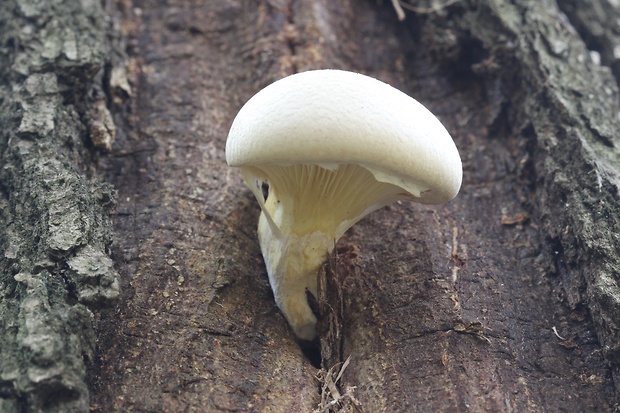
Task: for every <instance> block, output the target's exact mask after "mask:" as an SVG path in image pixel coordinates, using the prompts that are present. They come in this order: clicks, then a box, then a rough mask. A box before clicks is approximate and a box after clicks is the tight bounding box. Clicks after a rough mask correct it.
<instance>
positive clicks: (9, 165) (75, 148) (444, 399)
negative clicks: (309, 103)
mask: <svg viewBox="0 0 620 413" xmlns="http://www.w3.org/2000/svg"><path fill="white" fill-rule="evenodd" d="M441 3H442V2H439V1H435V0H432V1H431V0H429V1H422V0H420V1H415V2H413V1H410V2H409V3H407V4H409V5H414V6H415V9H416V11H414V12H412V11H406V12H405V15H406V18H405V20H404V21H399V20H398V18H397V13H396V11H395V9H394V6H393V3H392V2H389V1H383V2H376V1H374V0H369V1H354V2H353V1H346V0H345V1H331V0H330V1H327V0H325V1H313V0H296V1H286V0H280V1H276V0H271V1H258V2H255V1H227V0H214V1H209V2H196V1H190V0H169V1H167V2H165V3H164V2H160V1H155V0H134V1H131V0H117V1H112V0H110V1H107V2H105V3H104V7H101V4H100V3H99V2H97V1H94V0H93V1H87V0H82V1H78V0H54V1H47V2H38V1H35V0H10V1H5V2H4V3H3V4H2V6H1V9H0V13H1V15H0V19H1V24H0V30H1V32H0V39H1V42H0V53H1V54H0V56H1V59H2V61H3V62H5V61H6V62H9V63H10V64H6V65H0V105H1V107H0V124H1V125H2V130H1V131H0V150H1V153H0V156H2V158H1V162H2V170H1V171H0V178H1V179H0V190H1V191H0V196H1V198H0V211H1V214H0V217H1V220H0V225H1V226H2V228H1V229H0V245H1V248H2V251H3V253H2V254H0V260H1V261H0V268H1V269H2V273H1V274H0V277H1V278H0V300H1V301H0V327H1V329H2V330H1V333H2V334H0V350H1V351H0V411H8V412H22V411H23V412H30V411H33V412H34V411H86V410H88V409H89V403H90V410H91V411H95V412H108V411H257V412H258V411H260V412H265V411H273V412H290V411H312V410H313V409H319V406H323V407H326V406H327V405H328V404H329V403H330V401H334V400H338V402H337V403H334V404H333V405H331V407H329V408H330V409H331V411H364V412H380V411H420V412H426V411H501V412H511V411H523V412H539V411H592V412H594V411H596V412H605V411H614V410H616V409H617V404H616V403H617V400H618V399H617V395H618V394H619V393H618V389H620V326H619V325H618V323H620V321H618V320H620V287H619V285H618V282H619V278H620V252H619V251H620V236H619V235H618V234H620V194H619V192H618V188H619V187H620V166H619V165H620V149H619V148H620V139H619V137H618V133H617V130H618V114H619V112H620V111H619V107H618V88H617V76H618V74H619V70H618V67H620V66H618V60H619V59H620V58H619V57H618V56H619V54H618V53H617V49H618V48H620V33H618V32H617V29H616V28H615V27H616V22H617V21H618V18H620V9H618V8H616V6H614V5H615V2H612V1H611V0H595V1H592V2H590V4H591V5H590V7H588V8H584V7H579V6H580V4H581V2H579V1H576V0H573V1H570V0H562V1H558V2H555V1H548V0H511V1H509V0H488V1H476V0H461V1H447V2H444V3H445V5H443V6H442V5H441ZM405 6H406V5H405ZM106 15H107V17H105V16H106ZM314 68H340V69H347V70H353V71H358V72H362V73H366V74H369V75H371V76H374V77H377V78H380V79H382V80H384V81H386V82H388V83H391V84H393V85H394V86H396V87H398V88H399V89H401V90H403V91H405V92H407V93H408V94H410V95H412V96H414V97H415V98H416V99H418V100H419V101H421V102H422V103H424V104H425V105H426V106H427V107H428V108H429V109H430V110H431V111H433V112H434V113H435V114H437V115H438V116H439V117H440V119H441V120H442V122H444V124H445V125H446V127H447V128H448V130H449V131H450V132H451V134H452V136H453V137H454V139H455V142H456V144H457V146H458V148H459V150H460V152H461V156H462V158H463V165H464V183H463V188H462V190H461V193H460V194H459V196H458V197H457V198H456V199H455V200H454V201H452V202H451V203H449V204H448V205H445V206H439V207H428V206H420V205H418V204H413V203H405V202H403V203H399V204H396V205H393V206H391V207H388V208H385V209H383V210H381V211H377V212H375V213H373V214H372V215H370V216H369V217H367V218H366V219H364V220H363V221H361V222H360V223H359V224H357V225H356V226H355V227H354V228H352V230H350V231H349V233H347V234H346V235H345V237H344V238H343V239H342V240H341V242H340V243H339V245H338V248H337V252H336V254H334V256H333V257H330V260H329V262H328V265H326V267H325V268H324V269H323V270H322V272H321V283H320V286H321V288H320V289H321V292H320V297H319V300H318V305H317V310H318V312H319V315H320V316H321V321H320V331H321V337H320V343H314V345H313V346H309V347H308V346H305V347H304V348H303V349H302V348H301V347H300V346H299V344H298V343H297V342H296V341H295V339H294V337H293V336H292V334H291V332H290V331H289V329H288V327H287V325H286V322H285V320H284V318H283V317H282V315H281V314H280V313H279V312H278V310H277V308H276V307H275V305H274V303H273V296H272V294H271V291H270V288H269V284H268V281H267V277H266V274H265V270H264V266H263V263H262V259H261V256H260V250H259V247H258V243H257V239H256V233H255V231H256V225H257V216H258V205H257V204H256V202H255V200H254V199H253V197H252V195H251V194H250V192H249V190H247V189H246V188H245V187H244V186H243V185H242V182H241V176H240V174H239V172H238V171H236V170H233V169H231V168H228V167H227V166H226V164H225V156H224V146H225V140H226V134H227V131H228V128H229V126H230V123H231V122H232V119H233V118H234V116H235V114H236V112H237V110H238V109H239V108H240V107H241V105H242V104H243V103H244V102H245V101H246V100H247V99H248V98H249V97H251V96H252V95H253V94H254V93H255V92H256V91H258V90H259V89H260V88H262V87H263V86H265V85H267V84H269V83H271V82H272V81H274V80H276V79H279V78H281V77H283V76H285V75H287V74H291V73H294V72H298V71H303V70H308V69H314ZM614 75H615V76H616V77H614ZM114 137H115V139H113V138H114ZM101 182H107V183H109V184H112V185H113V187H114V188H115V190H116V191H117V194H118V196H117V198H118V202H117V205H116V208H115V210H114V211H115V212H114V214H113V215H112V222H111V225H112V228H113V231H110V229H111V227H110V222H109V220H108V212H109V209H110V206H111V205H112V204H113V203H114V195H113V191H111V189H110V188H109V187H108V186H107V185H106V184H102V183H101ZM110 241H113V243H112V248H111V259H110V257H108V255H107V252H108V251H107V249H106V247H107V246H108V244H109V243H110ZM112 262H113V263H114V264H113V265H112ZM115 269H116V270H117V271H118V273H119V274H120V291H121V293H120V296H121V299H120V300H119V301H118V302H117V304H116V305H115V307H114V308H109V307H108V309H103V310H101V308H102V307H105V306H102V304H107V303H109V302H110V300H111V299H113V298H114V297H115V296H116V295H117V294H118V291H119V287H118V283H117V273H116V271H115ZM93 327H96V330H94V329H93ZM349 357H350V359H349ZM320 367H322V368H320ZM85 368H88V373H87V374H86V378H85ZM319 410H320V409H319ZM324 411H327V410H324Z"/></svg>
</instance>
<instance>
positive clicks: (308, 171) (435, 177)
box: [226, 70, 462, 340]
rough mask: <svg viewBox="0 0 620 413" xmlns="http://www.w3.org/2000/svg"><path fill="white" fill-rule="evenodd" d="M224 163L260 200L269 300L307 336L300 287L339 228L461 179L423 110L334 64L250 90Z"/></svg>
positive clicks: (451, 152)
mask: <svg viewBox="0 0 620 413" xmlns="http://www.w3.org/2000/svg"><path fill="white" fill-rule="evenodd" d="M226 160H227V162H228V164H229V165H231V166H238V167H240V168H241V170H242V172H243V174H244V176H245V180H246V184H247V185H248V186H249V187H250V189H251V190H252V191H253V193H254V195H255V196H256V199H257V200H258V201H259V203H260V205H261V209H262V213H261V216H260V219H259V224H258V236H259V242H260V245H261V251H262V253H263V257H264V259H265V265H266V267H267V273H268V275H269V282H270V284H271V287H272V289H273V292H274V297H275V300H276V304H277V305H278V307H279V308H280V309H281V310H282V313H283V314H284V316H285V317H286V319H287V320H288V322H289V324H290V325H291V327H292V328H293V331H294V332H295V334H296V335H297V336H298V337H300V338H302V339H306V340H311V339H313V338H314V337H315V334H316V323H317V320H316V317H315V316H314V314H313V313H312V310H311V309H310V307H309V305H308V302H307V299H306V291H310V292H311V293H312V294H314V295H315V296H316V293H317V271H318V269H319V267H320V266H321V264H322V263H323V262H324V260H325V258H326V256H327V254H328V253H330V252H331V251H332V250H333V248H334V244H335V243H336V241H337V240H338V239H339V238H340V237H341V236H342V234H344V232H345V231H346V230H347V229H348V228H349V227H351V226H352V225H353V224H354V223H355V222H357V221H358V220H360V219H361V218H363V217H364V216H365V215H366V214H368V213H370V212H372V211H374V210H376V209H378V208H381V207H383V206H385V205H388V204H390V203H392V202H394V201H396V200H399V199H405V198H410V199H413V200H415V201H417V202H422V203H429V204H431V203H432V204H436V203H442V202H446V201H449V200H450V199H452V198H453V197H454V196H456V194H457V193H458V191H459V188H460V186H461V179H462V167H461V159H460V157H459V154H458V151H457V149H456V146H455V145H454V142H453V141H452V138H451V137H450V135H449V134H448V132H447V131H446V129H445V128H444V127H443V125H442V124H441V122H439V120H438V119H437V118H436V117H435V116H433V114H432V113H431V112H429V111H428V110H427V109H426V108H425V107H424V106H422V105H421V104H420V103H418V102H417V101H415V100H414V99H412V98H410V97H409V96H407V95H406V94H404V93H402V92H400V91H398V90H397V89H395V88H393V87H391V86H389V85H387V84H385V83H383V82H380V81H378V80H376V79H373V78H370V77H367V76H363V75H360V74H357V73H351V72H344V71H339V70H317V71H311V72H304V73H299V74H296V75H292V76H289V77H287V78H285V79H282V80H279V81H277V82H275V83H273V84H271V85H270V86H267V87H266V88H265V89H263V90H261V91H260V92H258V93H257V94H256V95H255V96H254V97H252V98H251V99H250V100H249V101H248V102H247V103H246V104H245V105H244V106H243V108H241V110H240V111H239V113H238V115H237V117H236V118H235V120H234V121H233V124H232V127H231V129H230V133H229V135H228V141H227V142H226ZM261 182H267V183H268V184H269V196H268V198H267V199H264V196H263V193H262V190H261V185H260V184H261Z"/></svg>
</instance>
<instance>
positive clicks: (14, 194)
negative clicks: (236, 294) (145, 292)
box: [0, 0, 119, 412]
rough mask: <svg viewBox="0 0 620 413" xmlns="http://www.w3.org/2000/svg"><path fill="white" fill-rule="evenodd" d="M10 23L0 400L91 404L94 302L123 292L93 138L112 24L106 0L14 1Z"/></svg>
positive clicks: (5, 42)
mask: <svg viewBox="0 0 620 413" xmlns="http://www.w3.org/2000/svg"><path fill="white" fill-rule="evenodd" d="M0 27H1V28H2V31H1V32H0V53H1V56H2V64H1V65H0V125H1V126H2V127H1V130H0V165H1V166H2V169H1V170H0V217H1V219H0V227H1V228H0V250H1V251H2V254H1V255H0V271H1V273H0V349H1V351H0V411H2V412H22V411H28V412H56V411H58V412H72V411H76V412H77V411H86V410H88V408H89V403H90V399H89V391H88V389H87V385H86V382H85V374H86V373H85V372H86V366H85V362H92V360H93V351H94V348H95V340H96V335H95V331H94V328H93V327H94V325H93V321H94V315H93V313H92V312H91V309H92V308H96V307H98V306H100V305H102V304H106V303H108V302H110V300H112V299H114V298H115V297H117V296H118V294H119V279H118V274H117V272H116V271H115V269H114V266H113V263H112V260H111V258H110V257H109V256H108V255H107V252H106V251H107V246H108V245H109V244H110V242H111V235H112V233H111V229H112V227H111V222H110V219H109V207H110V206H111V205H112V204H113V202H114V192H113V189H112V188H111V187H110V186H109V185H107V184H103V183H101V181H98V180H97V179H93V178H92V177H91V176H92V173H91V172H92V171H91V156H90V153H91V149H92V146H93V144H94V143H93V142H92V141H91V140H89V139H88V137H89V136H91V137H94V136H96V135H97V131H98V130H99V132H101V133H100V136H105V135H106V132H105V129H104V120H105V118H106V116H107V117H109V112H108V111H107V109H106V108H105V105H100V104H98V103H97V102H98V100H99V99H102V93H101V89H100V88H101V78H102V74H103V69H104V58H105V57H106V55H107V50H106V43H105V39H106V35H105V34H106V24H105V22H104V20H103V12H102V8H101V7H100V4H99V3H98V2H96V1H93V2H87V1H82V2H81V1H78V0H75V1H61V0H55V1H46V2H39V1H29V0H7V1H4V2H2V5H1V6H0Z"/></svg>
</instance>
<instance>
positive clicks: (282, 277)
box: [243, 164, 411, 340]
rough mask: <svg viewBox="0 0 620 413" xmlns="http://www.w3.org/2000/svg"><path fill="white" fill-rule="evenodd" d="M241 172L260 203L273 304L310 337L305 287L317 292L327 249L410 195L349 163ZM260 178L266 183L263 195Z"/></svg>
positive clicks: (297, 331)
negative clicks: (374, 214)
mask: <svg viewBox="0 0 620 413" xmlns="http://www.w3.org/2000/svg"><path fill="white" fill-rule="evenodd" d="M243 172H244V175H245V178H246V184H247V185H248V187H250V189H252V192H253V193H254V195H255V196H256V198H257V199H258V201H259V203H260V205H261V209H262V213H261V216H260V219H259V223H258V238H259V243H260V246H261V250H262V253H263V258H264V259H265V265H266V267H267V273H268V275H269V282H270V284H271V288H272V290H273V293H274V296H275V301H276V304H277V305H278V307H279V308H280V310H282V313H283V314H284V316H285V317H286V320H287V321H288V322H289V324H290V325H291V327H292V328H293V331H294V332H295V334H296V335H297V336H298V337H299V338H301V339H304V340H312V339H313V338H314V337H315V335H316V323H317V319H316V317H315V315H314V314H313V313H312V310H311V309H310V306H309V304H308V300H307V297H306V291H309V292H310V293H311V294H313V295H314V296H315V297H316V296H317V274H318V270H319V267H320V266H321V265H322V264H323V262H324V261H325V259H326V257H327V255H328V254H330V253H331V251H332V250H333V249H334V245H335V244H336V242H337V241H338V239H339V238H340V237H341V236H342V235H343V234H344V233H345V231H346V230H347V229H349V228H350V227H351V226H352V225H353V224H355V223H356V222H357V221H359V220H360V219H362V218H363V217H364V216H366V215H367V214H368V213H370V212H372V211H374V210H376V209H379V208H381V207H383V206H385V205H387V204H390V203H392V202H394V201H396V200H399V199H403V198H411V195H410V194H408V193H405V192H403V190H402V189H401V188H399V187H397V186H395V185H391V184H386V183H383V182H379V181H378V180H377V179H375V177H374V175H373V174H372V173H371V172H369V171H368V170H367V169H365V168H363V167H361V166H358V165H351V164H348V165H341V166H339V167H336V168H335V169H333V170H331V169H329V168H328V167H326V165H324V166H320V165H307V164H302V165H288V166H282V165H270V166H263V167H261V168H260V169H259V168H255V167H249V168H243ZM263 181H266V182H268V184H269V195H268V197H267V199H266V200H265V199H264V198H263V193H262V191H261V189H260V188H261V185H260V183H261V182H263ZM253 183H254V184H255V185H253Z"/></svg>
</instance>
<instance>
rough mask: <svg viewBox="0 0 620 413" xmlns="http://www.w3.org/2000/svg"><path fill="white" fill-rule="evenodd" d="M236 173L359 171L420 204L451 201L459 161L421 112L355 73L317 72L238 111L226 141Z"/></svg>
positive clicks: (445, 136)
mask: <svg viewBox="0 0 620 413" xmlns="http://www.w3.org/2000/svg"><path fill="white" fill-rule="evenodd" d="M226 161H227V162H228V164H229V165H231V166H240V167H242V166H247V165H252V166H260V165H291V164H316V165H320V166H323V167H324V168H327V169H330V170H333V169H335V168H336V167H337V166H338V165H342V164H356V165H360V166H362V167H364V168H366V169H367V170H368V171H370V172H371V173H372V174H373V175H374V176H375V178H376V179H377V180H378V181H381V182H387V183H390V184H393V185H396V186H399V187H401V188H403V189H404V190H405V191H407V192H408V193H410V194H411V195H412V197H413V198H415V201H417V202H422V203H429V204H438V203H443V202H447V201H449V200H451V199H452V198H454V197H455V196H456V194H457V193H458V191H459V188H460V186H461V180H462V166H461V158H460V156H459V153H458V151H457V149H456V146H455V145H454V142H453V140H452V138H451V137H450V134H449V133H448V131H447V130H446V128H445V127H444V126H443V125H442V124H441V122H440V121H439V120H438V119H437V118H436V117H435V116H434V115H433V114H432V113H431V112H430V111H429V110H428V109H426V108H425V107H424V106H423V105H422V104H420V103H419V102H417V101H416V100H414V99H413V98H411V97H409V96H407V95H406V94H404V93H403V92H401V91H399V90H397V89H395V88H393V87H391V86H389V85H387V84H386V83H383V82H381V81H379V80H376V79H373V78H371V77H368V76H364V75H361V74H357V73H352V72H346V71H341V70H316V71H309V72H303V73H298V74H295V75H292V76H289V77H286V78H284V79H281V80H279V81H277V82H275V83H273V84H271V85H269V86H268V87H266V88H264V89H263V90H261V91H260V92H258V93H257V94H256V95H254V97H252V98H251V99H250V100H249V101H248V102H247V103H246V104H245V105H244V106H243V108H242V109H241V110H240V111H239V113H238V115H237V117H236V118H235V120H234V122H233V124H232V127H231V129H230V133H229V136H228V141H227V142H226Z"/></svg>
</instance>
